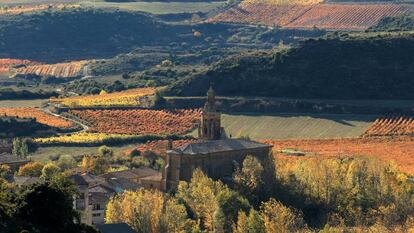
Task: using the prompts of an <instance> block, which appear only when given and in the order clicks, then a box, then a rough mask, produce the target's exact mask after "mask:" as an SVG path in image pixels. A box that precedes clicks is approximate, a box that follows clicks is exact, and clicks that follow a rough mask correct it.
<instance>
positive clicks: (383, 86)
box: [165, 34, 414, 99]
mask: <svg viewBox="0 0 414 233" xmlns="http://www.w3.org/2000/svg"><path fill="white" fill-rule="evenodd" d="M413 42H414V37H413V36H412V35H410V34H408V35H405V36H395V37H391V36H389V37H387V36H378V37H370V38H369V39H367V38H365V37H364V36H363V35H360V36H354V37H352V38H351V36H348V35H346V34H345V35H343V36H333V37H332V38H329V39H318V40H309V41H306V42H304V43H303V44H302V45H301V46H299V47H296V48H291V49H287V50H285V51H283V52H273V53H267V54H263V53H256V54H249V55H242V56H236V57H233V58H231V59H226V60H223V61H222V62H219V63H216V64H214V65H212V66H210V67H209V69H208V70H206V71H203V72H200V73H198V74H196V75H192V76H189V77H187V78H185V79H183V80H180V81H178V82H176V83H175V84H173V85H171V86H170V87H169V88H167V90H166V91H165V93H166V94H167V95H181V96H202V95H204V94H205V93H206V91H207V88H208V86H209V83H210V82H214V86H215V89H216V91H217V93H218V95H224V96H273V97H291V98H321V99H414V96H413V94H412V93H413V91H414V89H413V88H414V80H413V79H412V77H413V75H414V62H413V60H412V58H411V56H412V54H414V43H413Z"/></svg>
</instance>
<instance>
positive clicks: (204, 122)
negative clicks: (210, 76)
mask: <svg viewBox="0 0 414 233" xmlns="http://www.w3.org/2000/svg"><path fill="white" fill-rule="evenodd" d="M198 138H199V139H203V140H218V139H220V138H221V114H220V112H219V111H218V110H217V108H216V97H215V93H214V90H213V87H212V85H210V89H209V90H208V92H207V102H206V103H205V104H204V109H203V111H202V113H201V122H200V125H199V127H198Z"/></svg>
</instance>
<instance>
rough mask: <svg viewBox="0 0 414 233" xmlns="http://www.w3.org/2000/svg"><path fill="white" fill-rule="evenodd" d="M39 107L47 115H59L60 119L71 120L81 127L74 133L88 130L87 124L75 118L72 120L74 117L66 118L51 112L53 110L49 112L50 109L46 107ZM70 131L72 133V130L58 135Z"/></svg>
mask: <svg viewBox="0 0 414 233" xmlns="http://www.w3.org/2000/svg"><path fill="white" fill-rule="evenodd" d="M48 106H50V105H48ZM40 109H41V110H42V111H43V112H44V113H46V114H49V115H52V116H55V117H59V118H62V119H64V120H67V121H70V122H72V123H74V124H76V125H79V126H80V127H81V128H82V130H80V131H77V132H76V133H81V132H86V131H88V130H89V126H87V125H85V124H83V123H82V122H80V121H77V120H74V119H71V118H68V117H65V116H62V115H60V114H57V113H53V112H51V111H50V110H49V109H48V107H41V108H40ZM72 133H74V132H69V133H60V135H65V134H72Z"/></svg>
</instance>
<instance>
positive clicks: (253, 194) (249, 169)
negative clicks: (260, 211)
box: [233, 155, 264, 204]
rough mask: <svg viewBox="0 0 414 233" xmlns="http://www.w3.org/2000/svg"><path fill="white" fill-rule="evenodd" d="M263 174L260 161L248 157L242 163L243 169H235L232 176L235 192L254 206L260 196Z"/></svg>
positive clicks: (258, 201)
mask: <svg viewBox="0 0 414 233" xmlns="http://www.w3.org/2000/svg"><path fill="white" fill-rule="evenodd" d="M263 172H264V168H263V166H262V164H261V163H260V161H259V160H258V159H257V158H256V157H254V156H251V155H248V156H247V157H246V158H245V159H244V161H243V167H242V168H241V169H237V170H236V172H235V173H234V175H233V180H234V183H235V184H236V187H237V190H239V191H240V192H241V193H242V194H243V195H244V196H246V197H249V198H250V200H251V201H254V203H256V204H258V203H260V200H261V198H260V195H261V192H262V191H263V190H262V188H263V184H264V182H263Z"/></svg>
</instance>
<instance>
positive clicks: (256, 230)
mask: <svg viewBox="0 0 414 233" xmlns="http://www.w3.org/2000/svg"><path fill="white" fill-rule="evenodd" d="M233 233H266V229H265V226H264V222H263V219H262V217H261V216H260V214H259V213H258V212H257V211H256V210H254V209H250V211H249V215H248V216H247V215H246V213H245V212H244V211H239V214H238V217H237V224H234V225H233Z"/></svg>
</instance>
